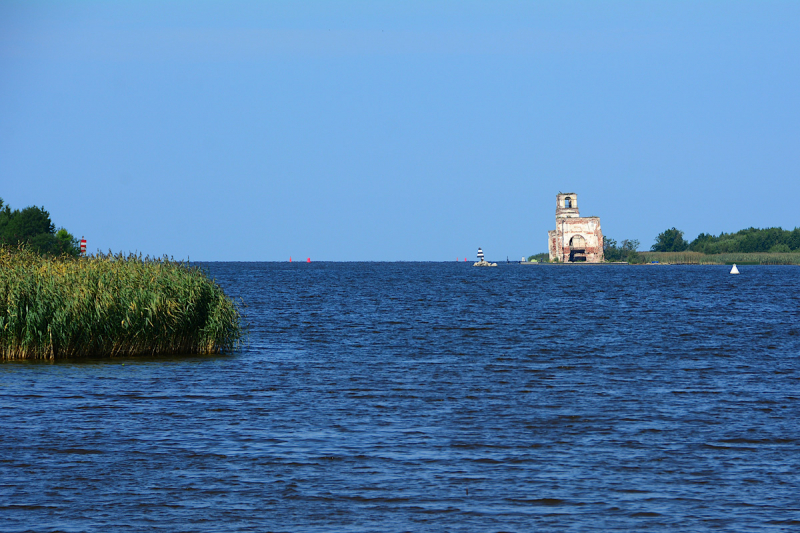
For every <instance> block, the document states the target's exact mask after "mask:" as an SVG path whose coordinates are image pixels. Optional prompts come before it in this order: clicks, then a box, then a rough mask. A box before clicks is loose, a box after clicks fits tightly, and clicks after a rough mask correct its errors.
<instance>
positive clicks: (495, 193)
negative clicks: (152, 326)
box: [0, 0, 800, 261]
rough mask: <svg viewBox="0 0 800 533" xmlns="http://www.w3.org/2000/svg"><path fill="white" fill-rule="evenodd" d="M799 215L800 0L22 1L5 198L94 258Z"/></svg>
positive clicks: (428, 243) (655, 227)
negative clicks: (35, 213) (570, 215)
mask: <svg viewBox="0 0 800 533" xmlns="http://www.w3.org/2000/svg"><path fill="white" fill-rule="evenodd" d="M559 191H564V192H568V191H570V192H571V191H574V192H577V193H578V195H579V206H580V208H581V213H582V214H583V215H596V216H600V217H601V222H602V227H603V231H604V233H605V234H606V235H609V236H611V237H613V238H615V239H617V240H621V239H624V238H631V239H639V240H640V241H641V243H642V246H641V249H649V247H650V245H651V244H652V243H653V241H654V239H655V236H656V235H657V234H658V233H659V232H661V231H663V230H664V229H666V228H669V227H672V226H675V227H677V228H678V229H681V230H684V231H685V233H686V237H687V238H689V239H692V238H694V237H695V236H696V235H697V234H698V233H700V232H707V233H709V232H710V233H714V234H718V233H719V232H721V231H726V232H731V231H737V230H739V229H743V228H745V227H749V226H755V227H768V226H782V227H784V228H787V229H792V228H794V227H795V226H800V209H798V196H800V2H797V1H788V2H769V1H757V2H736V1H724V2H723V1H720V2H696V1H692V2H688V1H687V2H680V1H668V2H656V1H648V2H641V1H632V2H598V1H591V2H589V1H587V2H566V1H558V2H556V1H553V2H530V1H525V2H502V1H501V2H497V1H491V2H488V1H487V2H469V1H462V0H459V1H457V2H430V1H421V2H405V1H404V2H400V1H396V2H374V1H367V2H327V1H325V2H299V1H291V2H290V1H286V2H232V1H225V2H222V1H220V2H194V1H193V2H156V1H147V2H125V1H119V2H73V3H63V2H15V1H4V2H2V3H0V197H2V198H3V199H4V200H5V201H6V203H9V204H11V205H12V207H18V208H21V207H25V206H28V205H31V204H35V205H44V207H45V208H46V209H48V210H49V211H50V213H51V216H52V218H53V220H54V221H55V223H56V225H58V226H64V227H66V228H67V229H68V230H70V231H71V232H73V233H75V234H76V235H77V236H81V235H85V236H86V238H87V239H88V241H89V249H90V250H95V249H97V248H100V249H103V250H108V249H112V250H115V251H120V250H122V251H126V252H127V251H141V252H143V253H145V254H155V255H162V254H165V253H166V254H169V255H173V256H175V257H176V258H178V257H180V258H186V257H190V258H191V259H192V260H254V261H257V260H270V261H271V260H275V261H284V260H288V259H289V257H290V256H292V257H293V258H294V259H295V260H298V259H300V260H305V258H307V257H311V259H312V260H452V261H455V260H456V259H457V258H461V260H462V261H463V259H464V257H465V256H467V257H469V258H470V260H474V258H475V253H476V250H477V248H478V246H481V247H483V249H484V251H485V252H486V255H487V258H489V259H493V260H499V259H505V257H506V256H508V257H510V258H511V259H519V258H520V257H521V256H523V255H529V254H532V253H537V252H543V251H546V250H547V231H548V230H549V229H552V228H554V227H555V222H554V216H555V195H556V193H558V192H559Z"/></svg>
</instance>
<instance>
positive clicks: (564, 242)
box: [547, 192, 603, 263]
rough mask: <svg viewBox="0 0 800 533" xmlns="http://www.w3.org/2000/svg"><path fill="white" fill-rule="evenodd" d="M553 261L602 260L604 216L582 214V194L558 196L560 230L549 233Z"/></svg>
mask: <svg viewBox="0 0 800 533" xmlns="http://www.w3.org/2000/svg"><path fill="white" fill-rule="evenodd" d="M547 242H548V251H549V252H550V261H559V262H561V263H579V262H586V263H602V262H603V232H602V230H601V229H600V217H582V216H580V213H579V212H578V195H577V194H575V193H574V192H569V193H558V194H557V195H556V229H554V230H550V231H548V232H547Z"/></svg>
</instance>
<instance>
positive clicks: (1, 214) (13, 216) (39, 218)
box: [0, 198, 80, 257]
mask: <svg viewBox="0 0 800 533" xmlns="http://www.w3.org/2000/svg"><path fill="white" fill-rule="evenodd" d="M0 244H4V245H10V246H19V245H25V246H27V247H29V248H30V249H32V250H34V251H36V252H38V253H40V254H44V255H70V256H73V257H77V256H78V255H79V254H80V244H79V242H78V241H77V239H75V237H74V236H73V235H72V234H71V233H70V232H68V231H67V230H65V229H64V228H59V229H58V230H56V226H55V224H53V221H52V220H50V213H48V212H47V211H46V210H45V209H44V207H36V206H31V207H26V208H25V209H23V210H21V211H20V210H19V209H14V210H12V209H11V207H10V206H8V205H5V204H4V203H3V199H2V198H0Z"/></svg>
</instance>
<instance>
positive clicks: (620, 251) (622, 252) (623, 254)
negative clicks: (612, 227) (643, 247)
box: [603, 236, 644, 263]
mask: <svg viewBox="0 0 800 533" xmlns="http://www.w3.org/2000/svg"><path fill="white" fill-rule="evenodd" d="M638 249H639V241H638V240H636V239H623V241H622V243H621V244H619V245H617V241H615V240H614V239H612V238H611V237H608V236H603V257H604V258H605V260H606V261H610V262H618V261H627V262H628V263H640V262H643V261H644V258H642V257H641V256H640V255H639V253H638V251H637V250H638Z"/></svg>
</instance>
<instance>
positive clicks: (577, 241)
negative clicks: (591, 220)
mask: <svg viewBox="0 0 800 533" xmlns="http://www.w3.org/2000/svg"><path fill="white" fill-rule="evenodd" d="M569 247H570V248H572V249H573V250H585V249H586V239H584V238H583V236H582V235H575V236H574V237H572V238H571V239H570V240H569Z"/></svg>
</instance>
